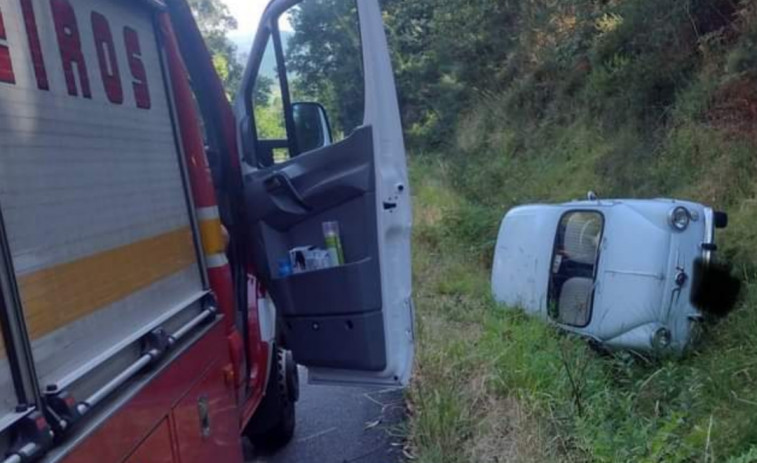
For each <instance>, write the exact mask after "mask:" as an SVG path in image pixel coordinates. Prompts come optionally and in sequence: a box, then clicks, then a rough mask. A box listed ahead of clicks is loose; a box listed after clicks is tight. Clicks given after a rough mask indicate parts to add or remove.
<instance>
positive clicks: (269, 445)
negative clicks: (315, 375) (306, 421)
mask: <svg viewBox="0 0 757 463" xmlns="http://www.w3.org/2000/svg"><path fill="white" fill-rule="evenodd" d="M298 398H299V379H298V377H297V365H296V364H295V363H294V359H293V357H292V353H291V352H290V351H288V350H284V349H280V348H278V347H277V348H276V354H275V362H274V364H273V365H272V366H271V374H270V376H269V377H268V384H267V385H266V391H265V396H264V397H263V401H262V402H261V403H260V406H259V407H258V410H257V411H256V412H255V416H253V417H252V420H251V421H250V424H248V425H247V428H246V429H245V431H244V433H245V435H246V436H247V437H248V438H249V439H250V441H251V442H252V444H253V445H254V446H256V447H258V448H262V449H265V450H275V449H278V448H280V447H282V446H284V445H285V444H286V443H288V442H289V441H290V440H291V439H292V436H293V435H294V424H295V411H294V408H295V407H294V403H295V402H296V401H297V399H298Z"/></svg>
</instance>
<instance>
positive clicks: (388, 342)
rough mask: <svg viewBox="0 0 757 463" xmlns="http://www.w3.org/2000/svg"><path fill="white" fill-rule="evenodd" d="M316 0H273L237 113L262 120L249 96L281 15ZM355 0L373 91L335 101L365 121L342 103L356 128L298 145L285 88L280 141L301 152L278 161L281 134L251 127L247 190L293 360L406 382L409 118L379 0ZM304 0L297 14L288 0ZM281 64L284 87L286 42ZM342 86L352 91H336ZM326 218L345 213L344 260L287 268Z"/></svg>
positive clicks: (366, 82) (325, 378) (322, 372)
mask: <svg viewBox="0 0 757 463" xmlns="http://www.w3.org/2000/svg"><path fill="white" fill-rule="evenodd" d="M348 3H350V2H345V3H344V4H338V5H337V4H334V5H331V6H330V8H329V10H328V12H327V14H325V16H326V17H330V16H333V17H336V16H338V15H339V14H342V13H345V11H347V10H349V9H350V7H349V6H347V7H345V5H348ZM318 5H319V4H318V3H317V2H313V1H312V0H304V1H302V2H296V1H292V0H280V1H279V0H276V1H274V2H272V3H271V4H270V5H269V7H268V9H267V10H266V13H265V14H264V17H263V18H262V20H261V25H262V27H261V30H260V31H259V32H258V36H257V37H256V39H255V43H254V45H253V51H252V54H251V61H250V64H249V65H248V69H247V70H246V72H245V82H246V84H245V85H246V88H245V90H244V91H243V92H239V94H240V95H243V96H242V97H241V99H239V100H237V102H236V104H235V108H236V111H237V118H238V121H242V122H245V121H251V122H252V124H254V121H255V119H256V117H254V116H253V113H254V114H255V115H256V116H262V115H263V112H260V111H254V109H256V108H257V107H255V105H257V104H259V103H254V104H253V106H254V108H250V101H252V98H251V95H252V94H253V91H254V88H253V86H254V84H255V82H258V81H260V80H261V79H259V78H258V75H259V74H260V73H262V72H263V71H264V69H263V70H261V62H262V61H263V54H264V53H265V52H266V50H268V51H269V52H270V49H271V48H270V47H269V46H268V43H269V40H274V42H275V41H276V34H278V27H277V26H276V25H277V24H278V23H279V21H282V19H281V18H284V17H294V18H301V17H303V16H302V15H305V14H308V11H310V12H313V11H314V10H317V9H318V8H319V7H318ZM323 5H325V4H323ZM351 5H352V7H351V8H352V10H351V13H353V14H355V15H357V17H356V18H355V19H358V18H359V34H356V35H353V36H350V39H354V40H356V41H357V43H356V45H357V46H362V68H361V69H360V71H361V75H362V76H361V77H360V78H361V79H363V82H359V81H358V82H359V84H361V85H362V88H364V101H360V104H358V105H354V104H353V105H351V106H350V105H342V106H340V105H339V104H338V103H339V102H337V103H334V102H333V101H331V108H340V111H341V110H343V109H344V108H345V107H347V106H349V107H359V108H360V111H362V112H363V114H362V121H363V123H362V125H360V126H359V127H357V128H355V129H354V130H353V129H351V128H348V127H349V126H348V125H345V124H346V123H345V122H344V121H348V122H349V121H354V117H352V116H350V117H344V116H345V114H343V113H341V112H339V113H338V114H337V115H338V116H340V119H341V120H340V121H339V122H340V123H341V128H342V129H344V131H345V133H347V132H349V135H348V136H347V137H346V138H344V139H343V140H341V141H339V142H337V143H333V144H327V145H326V146H323V147H321V148H319V149H315V150H312V151H307V152H304V153H298V152H297V151H298V150H297V147H298V143H297V140H296V138H297V137H296V136H293V131H292V130H291V127H292V126H293V123H292V121H293V115H292V113H291V104H290V103H289V102H288V101H289V100H290V98H283V106H284V114H283V117H284V119H285V122H286V124H280V127H285V128H286V129H287V130H286V133H287V135H286V136H287V140H285V143H284V145H282V146H279V145H276V147H277V148H281V147H284V146H287V147H288V149H289V153H290V154H291V155H293V157H292V158H291V159H289V160H287V161H285V162H282V163H281V164H273V165H271V164H272V163H269V162H267V160H268V158H270V157H271V156H270V152H271V147H272V146H273V145H272V143H281V140H258V137H261V133H262V132H261V130H260V129H259V128H256V127H255V126H254V125H253V126H252V127H245V126H243V127H242V130H246V131H249V132H248V133H246V134H243V135H242V136H241V137H240V138H241V140H242V142H243V143H247V144H248V146H245V147H244V152H245V153H250V155H251V158H248V159H246V161H247V162H248V163H249V165H250V169H249V173H248V174H247V175H246V177H245V200H246V205H247V209H248V212H249V216H250V217H252V219H251V221H250V224H249V226H250V230H251V235H252V236H253V237H254V239H253V241H254V244H253V248H254V249H253V252H254V255H253V257H252V258H253V260H254V261H255V264H256V266H257V269H258V271H259V273H260V276H261V279H262V280H263V282H264V283H265V285H266V287H267V288H268V290H269V291H270V293H271V296H272V299H273V301H274V302H275V304H276V307H277V309H278V311H277V313H278V317H279V320H280V323H279V327H280V330H281V331H280V336H282V337H283V340H284V343H285V344H286V346H287V347H288V348H289V349H291V350H292V352H293V354H294V358H295V360H296V361H297V362H298V363H300V364H303V365H305V366H307V367H308V369H309V373H310V378H311V380H312V381H316V382H321V383H372V384H404V383H406V382H407V380H408V379H409V375H410V370H411V367H412V356H413V329H412V323H413V320H412V302H411V300H410V290H411V282H410V226H411V222H412V220H411V219H412V217H411V211H410V195H409V190H408V188H407V171H406V165H405V162H406V161H405V152H404V144H403V140H402V127H401V125H400V119H399V108H398V105H397V101H396V90H395V88H394V78H393V75H392V69H391V64H390V60H389V52H388V48H387V45H386V37H385V35H384V30H383V23H382V20H381V11H380V9H379V4H378V1H377V0H357V1H356V2H353V3H351ZM298 8H301V9H299V10H298V11H297V12H296V13H295V14H291V11H290V10H291V9H298ZM321 8H323V6H321ZM340 11H341V12H342V13H339V12H340ZM287 15H288V16H287ZM337 19H339V20H340V21H341V22H340V23H339V24H340V25H339V26H338V27H335V28H334V30H339V31H345V28H344V24H347V22H345V21H344V19H345V18H344V17H339V18H337ZM294 24H295V25H296V24H297V23H296V20H295V23H294ZM324 27H328V25H325V26H324ZM331 32H333V31H331ZM298 33H299V32H298V31H297V30H295V32H294V33H293V34H294V38H292V39H290V42H291V43H301V42H298V41H301V40H305V41H307V37H302V36H297V34H298ZM323 40H326V39H323ZM315 42H317V40H316V41H315ZM341 44H342V45H344V43H343V42H341ZM323 49H329V47H323ZM309 50H313V48H310V49H309ZM279 51H281V50H279ZM300 51H301V52H302V50H300ZM312 53H313V54H317V53H318V52H312ZM352 56H353V59H356V56H357V57H359V56H361V55H352ZM300 58H301V55H300ZM269 65H270V63H269ZM300 65H301V62H300ZM358 67H360V66H359V65H358ZM276 69H277V71H278V72H277V74H278V75H277V78H278V79H279V80H280V81H281V84H280V88H281V89H282V91H283V92H284V93H286V91H287V90H286V89H288V88H290V87H289V85H287V82H286V79H287V75H288V74H287V62H286V59H285V53H281V52H279V53H278V54H277V56H276ZM345 69H347V68H345ZM353 70H354V68H353ZM261 75H262V74H261ZM291 75H292V76H293V77H292V78H293V79H303V78H304V77H303V75H302V74H297V73H292V74H291ZM341 77H343V76H341ZM299 83H300V84H302V82H299ZM306 83H307V82H306ZM294 87H295V88H296V87H297V86H294ZM336 95H337V97H341V96H343V95H341V94H340V93H339V91H337V92H336ZM344 95H346V96H350V94H349V93H345V94H344ZM351 95H352V96H354V93H352V94H351ZM314 103H319V102H318V101H315V102H314ZM271 107H273V106H271ZM263 108H264V109H265V106H264V107H263ZM324 111H325V109H324ZM324 114H325V113H324ZM259 119H261V117H259ZM359 120H360V119H358V121H359ZM326 122H327V123H326V125H327V126H328V121H326ZM326 221H337V222H338V223H339V228H340V238H341V243H342V247H343V250H344V265H339V266H335V267H330V268H325V269H318V270H309V271H306V272H303V273H297V274H292V275H288V274H286V273H284V274H281V273H280V272H279V263H280V262H281V261H282V260H284V261H286V260H287V259H288V256H289V251H290V250H291V249H292V248H295V247H299V246H316V247H319V248H326V245H325V239H324V235H323V229H322V228H323V227H322V225H323V223H324V222H326Z"/></svg>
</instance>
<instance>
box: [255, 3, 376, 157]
mask: <svg viewBox="0 0 757 463" xmlns="http://www.w3.org/2000/svg"><path fill="white" fill-rule="evenodd" d="M278 43H280V45H281V47H280V50H279V49H277V48H278ZM279 51H280V53H279ZM281 71H284V72H281ZM363 86H364V82H363V56H362V48H361V39H360V25H359V21H358V11H357V3H356V2H355V1H354V0H352V1H345V0H317V1H316V0H305V1H303V2H302V3H300V4H298V5H295V6H294V7H292V8H290V9H289V10H287V11H285V12H284V13H283V14H281V15H280V16H279V17H278V19H277V20H276V21H275V22H274V23H273V25H272V27H271V36H270V37H269V39H268V44H267V46H266V49H265V53H264V55H263V58H262V61H261V65H260V68H259V70H258V74H257V76H256V78H255V80H254V82H253V89H252V92H251V95H252V96H251V98H252V102H251V103H252V104H251V106H252V109H253V113H254V121H255V135H256V146H255V150H254V151H255V157H256V162H257V164H258V165H259V166H260V167H265V166H269V165H271V164H272V163H274V162H281V161H285V160H287V159H289V158H291V157H294V156H296V155H298V154H300V153H304V152H308V151H313V150H315V149H318V148H322V147H325V146H328V145H330V144H332V143H338V142H339V141H341V140H343V139H344V138H346V137H348V136H349V135H350V134H351V133H352V131H353V130H355V128H357V127H359V126H360V125H362V123H363V115H364V108H363V107H364V99H365V96H364V90H363Z"/></svg>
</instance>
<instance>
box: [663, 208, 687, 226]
mask: <svg viewBox="0 0 757 463" xmlns="http://www.w3.org/2000/svg"><path fill="white" fill-rule="evenodd" d="M668 218H669V220H670V226H671V227H673V228H674V229H676V230H678V231H684V230H686V227H688V226H689V221H690V220H691V214H690V213H689V210H688V209H686V208H685V207H683V206H678V207H676V208H674V209H673V210H672V211H670V215H669V217H668Z"/></svg>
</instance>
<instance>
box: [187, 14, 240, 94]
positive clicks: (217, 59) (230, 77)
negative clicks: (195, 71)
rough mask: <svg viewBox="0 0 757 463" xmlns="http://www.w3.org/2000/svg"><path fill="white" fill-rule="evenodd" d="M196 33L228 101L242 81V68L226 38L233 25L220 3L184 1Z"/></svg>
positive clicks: (235, 25) (233, 20)
mask: <svg viewBox="0 0 757 463" xmlns="http://www.w3.org/2000/svg"><path fill="white" fill-rule="evenodd" d="M188 2H189V7H190V8H191V9H192V14H193V15H194V17H195V21H197V26H198V27H199V29H200V33H201V34H202V36H203V38H204V39H205V44H206V45H207V47H208V51H210V54H211V56H212V57H213V65H214V66H215V68H216V72H218V75H219V77H220V78H221V81H222V82H223V85H224V88H225V89H226V95H227V96H228V97H229V98H230V99H231V98H232V97H233V96H234V93H235V92H236V91H237V89H238V87H239V84H240V81H241V79H242V72H243V68H242V65H241V64H240V63H239V61H238V60H237V57H236V53H237V47H236V46H235V45H234V44H233V43H232V42H231V41H230V40H229V39H228V38H227V34H228V33H229V31H232V30H235V29H236V28H237V21H236V19H234V17H233V16H231V13H230V12H229V9H228V7H226V5H225V4H224V3H223V2H222V1H221V0H188Z"/></svg>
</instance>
